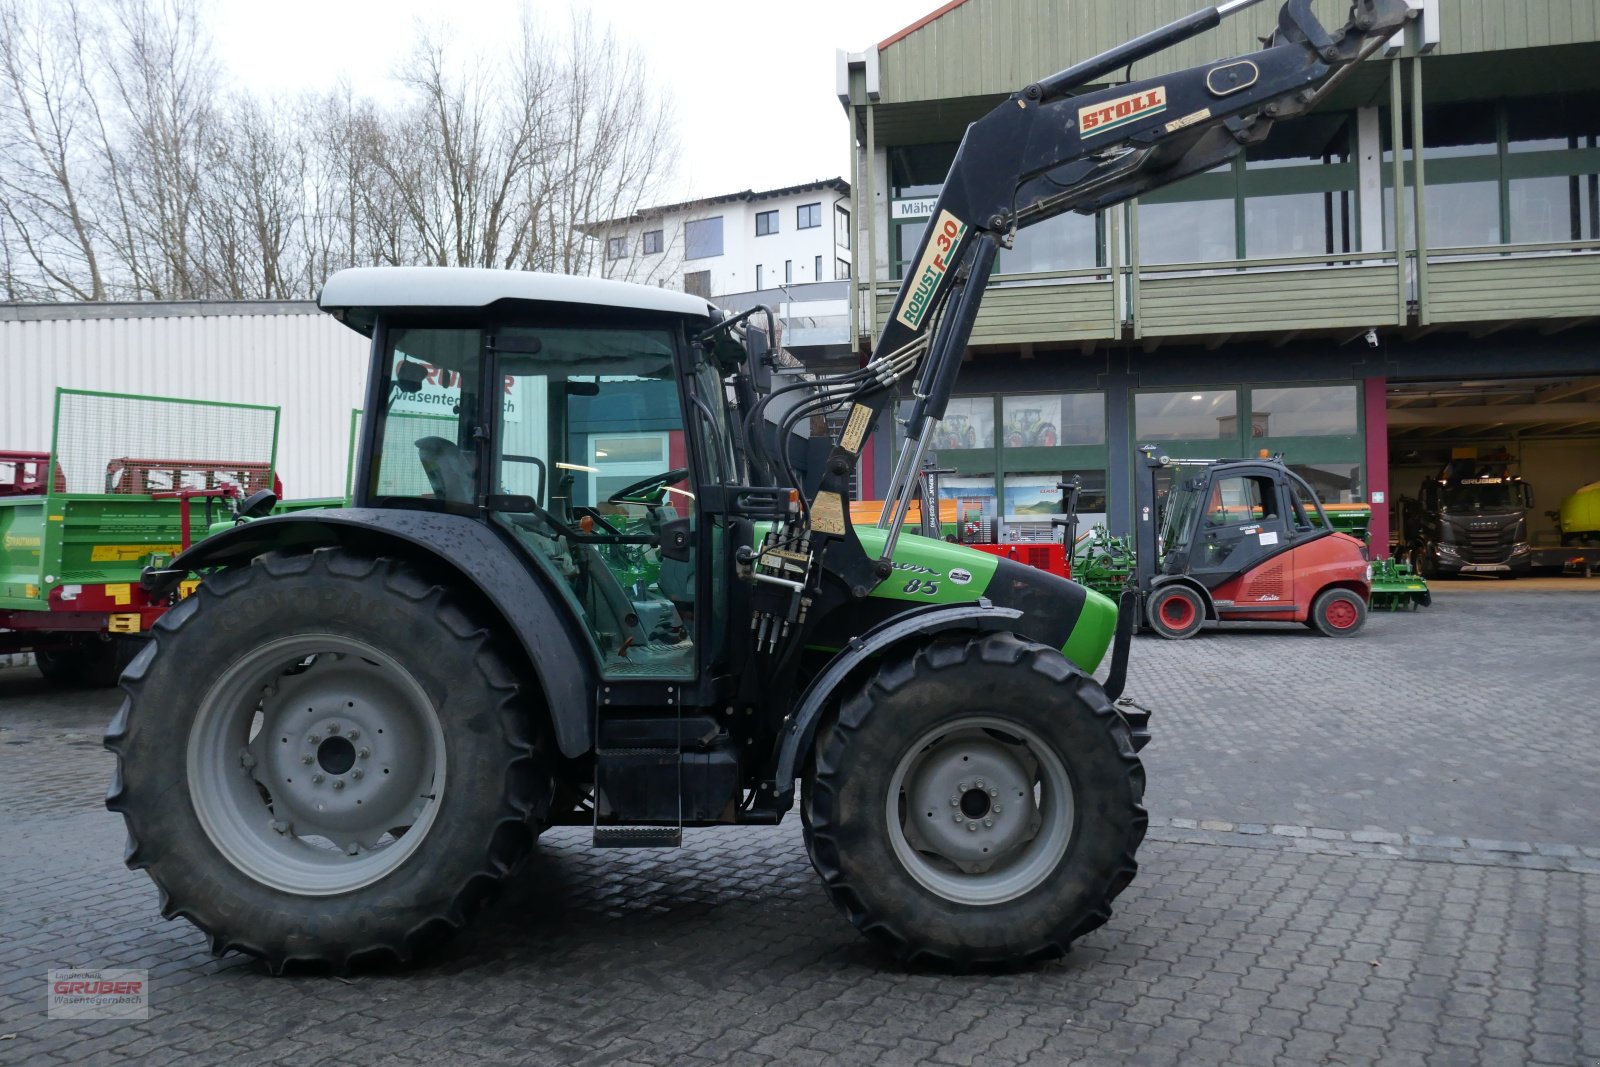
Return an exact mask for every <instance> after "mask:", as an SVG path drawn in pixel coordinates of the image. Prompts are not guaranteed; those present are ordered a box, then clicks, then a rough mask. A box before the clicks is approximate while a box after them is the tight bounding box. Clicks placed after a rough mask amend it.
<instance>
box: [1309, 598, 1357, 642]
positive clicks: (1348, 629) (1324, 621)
mask: <svg viewBox="0 0 1600 1067" xmlns="http://www.w3.org/2000/svg"><path fill="white" fill-rule="evenodd" d="M1366 621H1367V605H1366V603H1365V602H1364V601H1363V600H1362V599H1361V598H1360V597H1358V596H1356V594H1354V593H1352V592H1351V591H1350V590H1348V589H1324V590H1323V591H1322V592H1320V593H1318V594H1317V599H1316V600H1314V601H1312V602H1311V625H1312V627H1313V628H1314V629H1315V630H1316V631H1317V633H1319V634H1321V635H1322V636H1324V637H1351V636H1353V635H1354V634H1355V633H1356V631H1358V630H1360V629H1361V627H1362V626H1363V625H1364V624H1365V623H1366Z"/></svg>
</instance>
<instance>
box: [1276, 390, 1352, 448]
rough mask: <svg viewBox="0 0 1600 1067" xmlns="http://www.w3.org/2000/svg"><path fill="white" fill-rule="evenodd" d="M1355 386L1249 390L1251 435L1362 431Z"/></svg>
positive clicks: (1312, 434) (1309, 434)
mask: <svg viewBox="0 0 1600 1067" xmlns="http://www.w3.org/2000/svg"><path fill="white" fill-rule="evenodd" d="M1358 404H1359V401H1358V397H1357V395H1356V387H1355V386H1353V385H1312V386H1292V387H1289V388H1285V389H1252V390H1250V408H1251V411H1252V412H1253V414H1252V415H1251V417H1250V421H1251V433H1250V435H1251V436H1252V437H1332V436H1339V435H1353V434H1355V433H1357V432H1359V423H1358V419H1357V414H1356V413H1357V409H1358Z"/></svg>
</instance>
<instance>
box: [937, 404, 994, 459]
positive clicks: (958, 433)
mask: <svg viewBox="0 0 1600 1067" xmlns="http://www.w3.org/2000/svg"><path fill="white" fill-rule="evenodd" d="M933 447H934V449H935V450H936V451H941V452H942V451H944V450H946V449H961V448H993V447H994V398H993V397H988V396H974V397H966V398H956V399H954V400H951V401H950V403H949V404H948V405H946V407H945V409H944V418H943V419H941V420H940V421H939V422H938V423H937V424H935V426H934V428H933Z"/></svg>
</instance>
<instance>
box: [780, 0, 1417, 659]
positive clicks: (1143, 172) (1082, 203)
mask: <svg viewBox="0 0 1600 1067" xmlns="http://www.w3.org/2000/svg"><path fill="white" fill-rule="evenodd" d="M1256 2H1258V0H1227V2H1225V3H1223V4H1221V5H1219V6H1217V7H1212V8H1208V9H1206V10H1203V11H1199V12H1196V13H1195V14H1192V15H1189V16H1187V17H1186V18H1183V19H1180V20H1178V21H1177V22H1174V23H1172V24H1171V25H1170V26H1166V27H1163V28H1162V29H1159V30H1156V31H1154V32H1152V33H1149V34H1146V35H1144V36H1143V37H1140V38H1137V39H1136V40H1133V41H1130V42H1128V43H1127V44H1124V45H1121V46H1119V47H1117V48H1114V49H1112V50H1110V51H1109V52H1106V53H1104V54H1102V55H1100V56H1096V57H1094V58H1093V59H1090V60H1087V61H1085V62H1084V63H1080V64H1078V65H1077V66H1074V67H1071V68H1069V69H1067V70H1064V71H1062V72H1060V73H1059V74H1056V75H1053V76H1052V77H1049V78H1046V79H1044V80H1043V81H1039V82H1036V83H1034V84H1032V85H1029V86H1026V87H1025V88H1023V89H1021V90H1019V91H1018V92H1016V93H1013V94H1012V95H1011V96H1010V98H1008V99H1007V100H1006V101H1004V102H1003V103H1001V104H1000V105H999V106H997V107H996V108H995V109H994V110H993V111H991V112H990V113H989V114H987V115H985V116H984V117H982V118H980V119H979V120H977V121H976V122H974V123H973V124H972V125H971V126H969V127H968V128H967V132H966V135H965V136H964V137H963V138H962V141H961V145H960V147H959V148H958V149H957V151H956V156H955V160H954V162H953V163H952V164H951V167H950V172H949V174H948V176H947V177H946V178H945V182H944V186H943V188H942V189H941V191H940V193H939V197H938V201H937V203H936V204H935V206H934V208H933V212H932V218H931V220H930V222H929V225H928V228H927V231H926V232H925V233H924V235H923V238H922V242H921V244H920V245H919V246H918V249H917V252H916V255H915V256H914V257H912V259H911V260H910V266H909V269H908V271H907V273H906V276H905V278H904V280H903V281H902V282H901V285H900V290H899V293H898V294H897V295H896V297H895V300H894V304H893V305H892V307H891V309H890V313H889V318H888V321H887V322H886V323H885V325H884V327H883V330H882V332H881V334H880V335H879V337H878V342H877V345H876V346H875V347H874V349H873V353H872V358H871V360H870V361H869V362H868V363H867V365H866V366H865V367H864V368H863V369H862V370H860V371H856V372H854V373H851V374H847V375H843V376H840V377H839V378H835V379H829V380H824V381H823V382H822V383H820V385H819V388H818V390H817V393H816V395H815V396H814V397H812V398H811V399H809V400H807V401H804V402H802V403H800V404H798V405H796V406H795V407H794V408H793V409H792V410H791V411H790V412H789V413H788V414H787V415H786V416H785V417H784V419H783V420H781V422H780V425H779V433H778V440H779V442H780V443H782V442H786V440H787V432H788V430H789V428H791V427H792V426H794V425H797V424H799V423H800V422H801V421H802V420H803V419H805V418H806V417H807V416H815V415H818V414H821V413H822V412H823V411H825V410H827V409H830V408H834V407H838V406H841V405H845V404H848V406H849V407H848V410H849V414H848V417H847V419H846V421H845V424H844V429H843V431H842V432H841V433H840V434H839V436H838V437H837V438H836V439H835V440H834V441H833V446H832V449H831V451H830V453H829V457H828V460H827V463H826V466H825V468H824V470H823V472H822V474H821V478H820V482H819V483H818V484H817V485H816V487H815V489H814V491H812V492H811V493H810V494H808V495H807V496H806V497H805V498H804V500H803V501H802V505H801V508H800V510H799V514H798V517H797V518H796V519H795V520H794V521H792V522H791V523H789V524H787V526H786V529H785V531H784V532H783V533H782V534H781V535H778V534H775V535H774V537H773V538H772V539H771V540H772V544H773V545H775V546H776V545H779V544H780V543H781V545H782V547H783V549H784V553H785V555H784V557H783V558H785V559H786V560H788V561H789V562H788V564H786V565H785V570H784V573H786V574H787V576H788V581H787V583H786V584H785V585H784V587H783V588H784V589H787V590H791V591H792V593H793V595H792V596H787V594H786V598H787V599H789V600H790V601H791V603H790V604H789V606H788V608H787V609H786V611H787V615H788V617H789V619H790V620H791V621H793V620H795V619H797V618H799V619H803V618H804V615H805V612H804V605H803V604H802V603H801V600H802V599H803V594H802V590H801V589H800V588H799V587H800V586H805V587H806V588H807V589H809V590H811V591H812V592H820V591H821V586H820V574H823V573H825V574H827V575H828V576H830V577H832V578H834V579H836V580H837V581H838V582H839V583H841V585H842V588H843V590H845V591H846V595H848V596H853V597H864V596H866V595H867V594H868V593H869V592H870V591H871V590H872V588H873V587H874V586H876V585H877V584H878V583H879V582H881V581H882V580H883V579H884V578H886V577H888V575H889V574H890V573H891V572H892V566H891V563H890V557H891V555H892V553H893V551H894V547H895V543H896V540H897V538H898V536H899V531H900V528H901V525H902V523H903V522H904V520H905V515H906V510H907V508H908V507H909V505H910V502H911V499H912V497H913V496H914V495H915V491H916V478H917V472H918V470H919V469H920V467H921V464H922V460H923V457H924V455H925V453H926V451H927V447H928V443H929V441H930V433H929V431H930V429H931V427H932V425H933V423H935V422H937V421H938V420H939V419H941V418H943V417H944V414H945V407H946V405H947V403H948V402H949V399H950V393H951V390H952V388H953V387H954V384H955V377H956V372H957V371H958V369H959V367H960V363H961V357H962V354H963V352H964V351H965V349H966V346H967V342H968V340H969V339H970V337H971V335H972V326H973V322H974V320H975V319H976V318H977V313H978V308H979V305H980V304H981V303H982V300H983V295H984V289H985V287H986V285H987V283H988V279H989V273H990V270H991V268H992V267H993V265H994V259H995V255H996V253H997V251H998V249H999V248H1000V247H1002V246H1006V247H1009V246H1010V244H1011V241H1012V239H1013V237H1014V235H1015V233H1016V231H1017V230H1019V229H1022V228H1023V227H1026V226H1032V225H1034V224H1036V223H1039V222H1043V221H1045V220H1046V219H1050V218H1053V217H1055V216H1057V215H1061V214H1063V213H1065V212H1067V211H1078V212H1081V213H1084V214H1091V213H1093V212H1095V211H1097V210H1099V209H1101V208H1104V207H1107V206H1109V205H1112V204H1117V203H1120V202H1122V201H1125V200H1128V199H1130V198H1132V197H1135V196H1138V195H1139V194H1140V193H1143V192H1146V191H1148V190H1151V189H1157V188H1161V187H1162V186H1165V185H1169V184H1171V183H1172V182H1175V181H1178V180H1180V179H1182V178H1186V177H1188V176H1189V175H1191V174H1197V173H1200V172H1201V171H1205V170H1209V169H1210V168H1212V167H1214V166H1216V165H1217V164H1219V163H1223V162H1225V161H1227V160H1229V159H1231V158H1233V157H1234V156H1235V155H1237V154H1238V153H1239V152H1240V151H1242V150H1243V148H1244V147H1245V146H1246V145H1249V144H1254V143H1256V142H1258V141H1260V140H1261V139H1263V138H1264V137H1266V135H1267V133H1268V131H1269V130H1270V129H1271V126H1272V123H1273V122H1274V121H1276V120H1279V119H1285V118H1292V117H1295V116H1298V115H1300V114H1303V113H1305V112H1306V111H1308V110H1310V109H1311V108H1312V107H1314V106H1315V105H1316V103H1317V102H1318V101H1319V100H1320V99H1321V98H1322V97H1323V95H1325V94H1326V93H1327V92H1328V90H1329V89H1331V88H1332V87H1333V86H1334V85H1335V84H1337V83H1338V82H1339V81H1340V80H1341V79H1342V78H1343V77H1345V76H1346V75H1348V74H1349V73H1350V72H1351V71H1352V70H1353V69H1354V67H1355V64H1356V63H1358V62H1359V61H1361V60H1362V59H1364V58H1365V57H1366V56H1368V55H1370V54H1371V53H1372V52H1374V51H1375V50H1376V49H1378V48H1379V47H1381V46H1382V45H1383V43H1384V42H1385V41H1387V40H1388V39H1389V38H1390V37H1392V36H1393V35H1394V34H1395V33H1396V32H1398V31H1399V30H1400V29H1401V28H1402V27H1403V26H1404V25H1405V23H1406V21H1407V19H1408V18H1409V17H1410V11H1409V9H1408V8H1407V6H1406V3H1405V0H1355V2H1354V4H1353V6H1352V8H1351V14H1350V17H1349V20H1348V21H1347V22H1346V23H1345V25H1344V26H1343V27H1342V28H1340V29H1338V30H1336V31H1334V32H1332V33H1329V32H1328V31H1327V30H1325V29H1324V28H1323V27H1322V26H1321V24H1320V23H1318V21H1317V20H1316V18H1315V17H1314V16H1313V15H1312V13H1311V6H1310V4H1311V0H1287V2H1286V3H1284V5H1283V7H1282V8H1281V9H1280V12H1279V16H1278V26H1277V29H1276V30H1275V32H1274V33H1273V35H1272V37H1271V38H1270V39H1269V41H1268V42H1267V44H1266V46H1265V47H1263V48H1262V49H1261V50H1260V51H1257V52H1252V53H1249V54H1247V55H1242V56H1236V57H1233V58H1230V59H1224V60H1221V61H1219V62H1216V63H1207V64H1203V65H1201V66H1196V67H1190V68H1189V69H1187V70H1182V71H1178V72H1176V73H1172V74H1167V75H1162V76H1159V77H1154V78H1145V79H1141V80H1139V81H1135V82H1129V83H1126V84H1121V85H1115V86H1112V87H1109V88H1104V89H1098V90H1095V91H1093V92H1087V93H1081V94H1080V95H1076V96H1074V95H1070V94H1071V93H1072V92H1073V91H1074V90H1076V89H1080V88H1081V87H1082V86H1084V85H1086V84H1089V83H1091V82H1094V81H1096V80H1099V79H1103V78H1104V77H1105V76H1106V75H1108V74H1111V73H1113V72H1114V71H1117V70H1121V69H1122V68H1124V67H1127V66H1129V65H1130V64H1132V63H1133V62H1135V61H1137V60H1140V59H1143V58H1146V57H1148V56H1151V55H1154V54H1155V53H1157V52H1160V51H1162V50H1163V49H1166V48H1169V47H1171V46H1172V45H1174V44H1176V43H1178V42H1179V41H1182V40H1185V39H1187V38H1189V37H1192V36H1194V35H1196V34H1198V33H1201V32H1204V31H1205V30H1208V29H1211V28H1212V27H1214V26H1216V25H1217V24H1218V23H1220V22H1221V21H1222V19H1223V18H1224V17H1226V16H1227V15H1229V14H1232V13H1233V12H1234V11H1236V10H1239V9H1242V8H1244V7H1248V6H1251V5H1252V4H1254V3H1256ZM906 379H910V380H911V381H913V383H914V384H913V387H912V395H913V397H914V403H913V405H912V408H911V412H910V415H909V417H908V418H907V419H906V422H905V425H906V440H905V443H904V445H903V447H902V448H901V450H900V452H899V455H898V456H897V458H896V462H895V467H894V471H893V474H892V475H891V477H890V481H889V487H888V490H887V491H886V492H885V494H884V497H885V505H884V510H883V513H882V516H881V517H880V519H879V526H882V527H886V528H887V536H886V538H885V541H884V546H883V550H882V552H881V553H879V554H878V556H877V558H872V557H870V556H869V555H868V553H867V552H866V551H865V550H864V549H863V548H862V546H861V543H860V541H859V539H858V538H857V537H856V535H855V531H854V529H853V527H852V526H851V523H850V509H849V507H848V503H847V502H848V500H849V485H850V477H851V474H852V472H853V471H854V469H855V466H856V464H857V462H858V461H859V458H860V454H861V448H862V445H863V443H864V442H865V440H866V438H867V436H868V434H869V433H870V432H871V430H872V428H873V426H874V425H875V424H876V423H877V421H878V418H879V416H880V415H881V414H882V412H883V411H884V409H885V408H887V407H889V406H890V405H891V404H892V403H893V402H894V399H895V397H896V395H897V389H896V385H897V383H899V382H900V381H902V380H906ZM797 554H798V555H802V556H806V557H809V558H810V560H811V562H812V564H816V563H818V562H820V563H821V567H817V566H808V567H807V568H805V569H806V571H807V572H808V574H807V576H805V577H802V575H801V574H800V573H799V572H798V571H797V570H796V568H795V567H794V566H793V563H794V557H795V556H796V555H797ZM765 558H766V556H765V554H764V553H763V554H762V556H761V557H760V559H761V560H764V559H765ZM774 558H776V557H774ZM776 566H777V565H776V564H774V565H772V566H766V565H764V564H763V563H762V562H761V561H760V560H758V561H757V563H756V566H755V568H754V570H755V578H756V579H757V581H758V582H759V581H761V580H762V579H763V576H764V572H766V571H768V570H771V575H768V576H767V577H768V578H769V580H770V579H771V578H772V577H775V576H776V575H777V574H778V573H779V572H778V570H776V569H773V568H774V567H776ZM796 579H800V580H798V581H796ZM773 584H777V583H773ZM770 592H772V593H773V594H774V596H776V595H777V594H778V593H780V592H782V590H779V589H773V590H770ZM782 632H783V633H784V634H787V633H788V627H787V626H785V627H783V629H782ZM777 643H778V642H777V641H776V640H774V641H773V642H772V645H773V650H774V651H776V645H777Z"/></svg>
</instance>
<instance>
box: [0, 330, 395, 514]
mask: <svg viewBox="0 0 1600 1067" xmlns="http://www.w3.org/2000/svg"><path fill="white" fill-rule="evenodd" d="M94 311H95V313H96V316H97V317H82V316H81V315H77V314H73V311H72V310H70V309H69V310H68V311H64V312H63V314H65V315H72V317H64V318H52V319H20V320H19V319H11V318H7V319H5V320H3V321H0V449H20V450H31V451H44V450H45V449H48V448H49V447H50V423H51V415H52V411H53V408H54V404H53V400H54V395H55V390H56V388H57V387H58V386H67V387H71V388H77V389H99V390H105V391H108V392H121V393H137V394H143V395H154V396H176V397H186V398H190V399H195V400H226V401H234V402H239V403H251V404H271V405H275V406H277V407H279V408H281V409H282V415H281V421H280V423H279V431H278V470H279V474H280V476H281V477H282V479H283V487H284V495H285V496H286V497H287V498H289V499H300V498H305V497H314V496H342V495H343V494H344V486H345V467H346V455H347V453H348V451H349V440H350V411H351V409H352V408H356V407H359V406H360V405H361V399H362V388H363V383H364V381H365V376H366V366H367V340H366V338H364V337H362V336H361V335H360V334H357V333H355V332H354V331H352V330H349V329H347V328H346V327H344V326H341V325H340V324H339V323H338V322H336V321H334V320H333V319H332V318H331V317H330V316H328V315H325V314H323V313H321V312H319V311H317V310H316V309H315V308H314V307H313V306H312V305H309V304H308V305H306V310H305V311H304V312H303V313H293V314H251V313H248V311H246V310H243V309H241V311H240V313H237V314H220V315H211V314H200V315H150V314H148V312H146V313H143V314H136V315H130V316H129V317H100V316H103V315H104V314H105V312H106V311H107V309H105V308H95V309H94Z"/></svg>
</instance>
